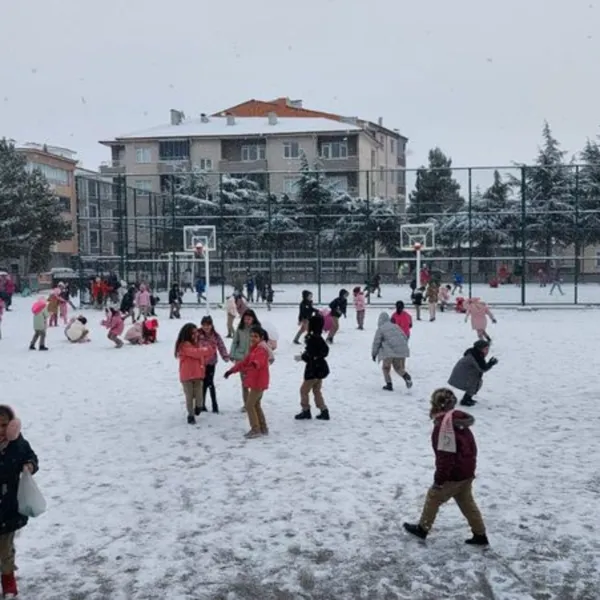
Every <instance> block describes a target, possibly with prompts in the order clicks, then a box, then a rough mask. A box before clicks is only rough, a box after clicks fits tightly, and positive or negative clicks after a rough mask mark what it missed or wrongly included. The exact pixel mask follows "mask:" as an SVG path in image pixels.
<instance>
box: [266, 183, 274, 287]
mask: <svg viewBox="0 0 600 600" xmlns="http://www.w3.org/2000/svg"><path fill="white" fill-rule="evenodd" d="M271 200H272V198H271V178H270V177H269V175H268V174H267V219H268V221H267V236H268V240H269V243H268V246H267V247H268V251H269V282H270V283H271V286H272V285H273V223H272V219H273V214H272V210H273V207H272V206H271Z"/></svg>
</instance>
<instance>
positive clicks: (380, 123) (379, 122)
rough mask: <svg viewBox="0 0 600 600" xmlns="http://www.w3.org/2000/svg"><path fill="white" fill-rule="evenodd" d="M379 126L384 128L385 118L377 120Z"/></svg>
mask: <svg viewBox="0 0 600 600" xmlns="http://www.w3.org/2000/svg"><path fill="white" fill-rule="evenodd" d="M377 124H378V125H379V127H383V117H379V119H377Z"/></svg>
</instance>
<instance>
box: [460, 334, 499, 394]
mask: <svg viewBox="0 0 600 600" xmlns="http://www.w3.org/2000/svg"><path fill="white" fill-rule="evenodd" d="M489 351H490V344H489V342H487V341H485V340H478V341H476V342H475V343H474V344H473V347H472V348H469V349H468V350H467V351H466V352H465V353H464V355H463V357H462V358H461V359H460V360H459V361H458V362H457V363H456V365H454V369H452V373H451V374H450V379H448V383H449V384H450V385H451V386H452V387H455V388H456V389H459V390H461V391H463V392H464V393H465V395H464V396H463V397H462V400H461V401H460V403H461V404H462V405H463V406H474V405H475V404H476V403H477V400H474V399H473V396H474V395H475V394H476V393H477V392H478V391H479V390H480V389H481V384H482V383H483V374H484V373H486V372H487V371H489V370H490V369H491V368H492V367H493V366H494V365H496V364H498V359H497V358H490V360H489V361H487V362H486V360H485V357H486V356H487V355H488V352H489Z"/></svg>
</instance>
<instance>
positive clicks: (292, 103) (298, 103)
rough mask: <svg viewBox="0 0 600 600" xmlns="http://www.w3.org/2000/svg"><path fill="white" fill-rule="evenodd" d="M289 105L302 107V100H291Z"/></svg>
mask: <svg viewBox="0 0 600 600" xmlns="http://www.w3.org/2000/svg"><path fill="white" fill-rule="evenodd" d="M289 106H291V107H292V108H302V100H290V101H289Z"/></svg>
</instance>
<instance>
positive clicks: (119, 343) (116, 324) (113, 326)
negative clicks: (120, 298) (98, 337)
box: [101, 308, 125, 348]
mask: <svg viewBox="0 0 600 600" xmlns="http://www.w3.org/2000/svg"><path fill="white" fill-rule="evenodd" d="M101 324H102V325H104V327H106V329H108V335H107V336H106V337H107V338H108V339H109V340H110V341H111V342H113V343H114V344H115V346H116V347H117V348H122V347H123V340H122V339H121V338H120V337H119V336H120V335H121V334H122V333H123V330H124V329H125V321H123V317H122V316H121V313H120V312H119V311H118V310H117V309H116V308H107V309H106V318H105V319H104V321H102V323H101Z"/></svg>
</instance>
